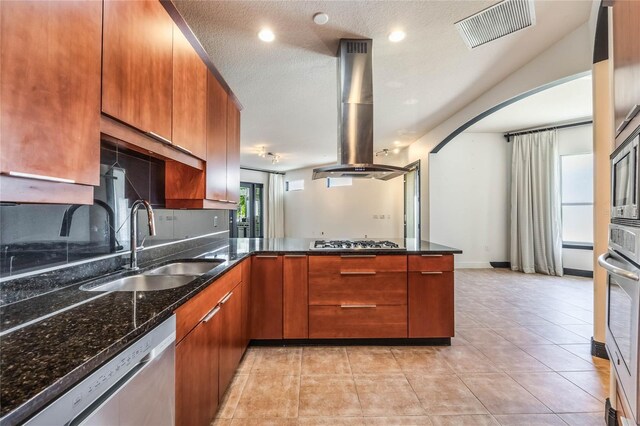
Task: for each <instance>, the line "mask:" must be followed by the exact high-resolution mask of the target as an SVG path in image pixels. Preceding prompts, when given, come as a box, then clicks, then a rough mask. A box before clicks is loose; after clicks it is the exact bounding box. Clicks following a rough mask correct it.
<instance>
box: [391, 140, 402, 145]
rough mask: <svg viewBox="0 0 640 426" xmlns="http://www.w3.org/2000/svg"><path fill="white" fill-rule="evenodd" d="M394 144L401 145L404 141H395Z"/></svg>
mask: <svg viewBox="0 0 640 426" xmlns="http://www.w3.org/2000/svg"><path fill="white" fill-rule="evenodd" d="M393 144H394V145H395V146H400V145H402V142H400V141H393Z"/></svg>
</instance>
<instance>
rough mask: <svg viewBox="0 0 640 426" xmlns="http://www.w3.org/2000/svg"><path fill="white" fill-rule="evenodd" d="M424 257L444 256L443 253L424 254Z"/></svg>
mask: <svg viewBox="0 0 640 426" xmlns="http://www.w3.org/2000/svg"><path fill="white" fill-rule="evenodd" d="M421 256H422V257H442V255H441V254H423V255H421Z"/></svg>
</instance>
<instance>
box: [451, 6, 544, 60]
mask: <svg viewBox="0 0 640 426" xmlns="http://www.w3.org/2000/svg"><path fill="white" fill-rule="evenodd" d="M535 23H536V13H535V9H534V6H533V0H504V1H501V2H500V3H498V4H496V5H493V6H491V7H488V8H487V9H485V10H483V11H482V12H478V13H476V14H475V15H472V16H469V17H468V18H465V19H463V20H462V21H458V22H456V28H457V29H458V31H459V32H460V35H461V36H462V38H463V40H464V42H465V43H466V44H467V46H468V47H469V48H470V49H473V48H474V47H478V46H480V45H483V44H485V43H489V42H490V41H493V40H496V39H499V38H500V37H504V36H506V35H507V34H511V33H515V32H516V31H520V30H521V29H523V28H527V27H530V26H533V25H535Z"/></svg>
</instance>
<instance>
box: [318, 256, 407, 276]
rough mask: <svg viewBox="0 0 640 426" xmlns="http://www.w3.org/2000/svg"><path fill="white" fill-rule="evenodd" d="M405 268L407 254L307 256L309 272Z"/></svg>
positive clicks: (396, 270)
mask: <svg viewBox="0 0 640 426" xmlns="http://www.w3.org/2000/svg"><path fill="white" fill-rule="evenodd" d="M406 270H407V256H404V255H384V256H380V255H375V254H345V255H341V256H309V274H310V276H313V275H314V274H316V273H327V272H340V271H377V272H401V271H406Z"/></svg>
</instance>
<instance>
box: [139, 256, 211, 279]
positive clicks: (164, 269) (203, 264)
mask: <svg viewBox="0 0 640 426" xmlns="http://www.w3.org/2000/svg"><path fill="white" fill-rule="evenodd" d="M222 262H223V260H221V259H217V260H208V261H199V262H175V263H169V264H168V265H164V266H160V267H158V268H155V269H151V270H150V271H147V272H145V273H144V275H146V276H153V275H189V276H194V275H202V274H204V273H205V272H209V271H210V270H212V269H213V268H215V267H216V266H218V265H219V264H221V263H222Z"/></svg>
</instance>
